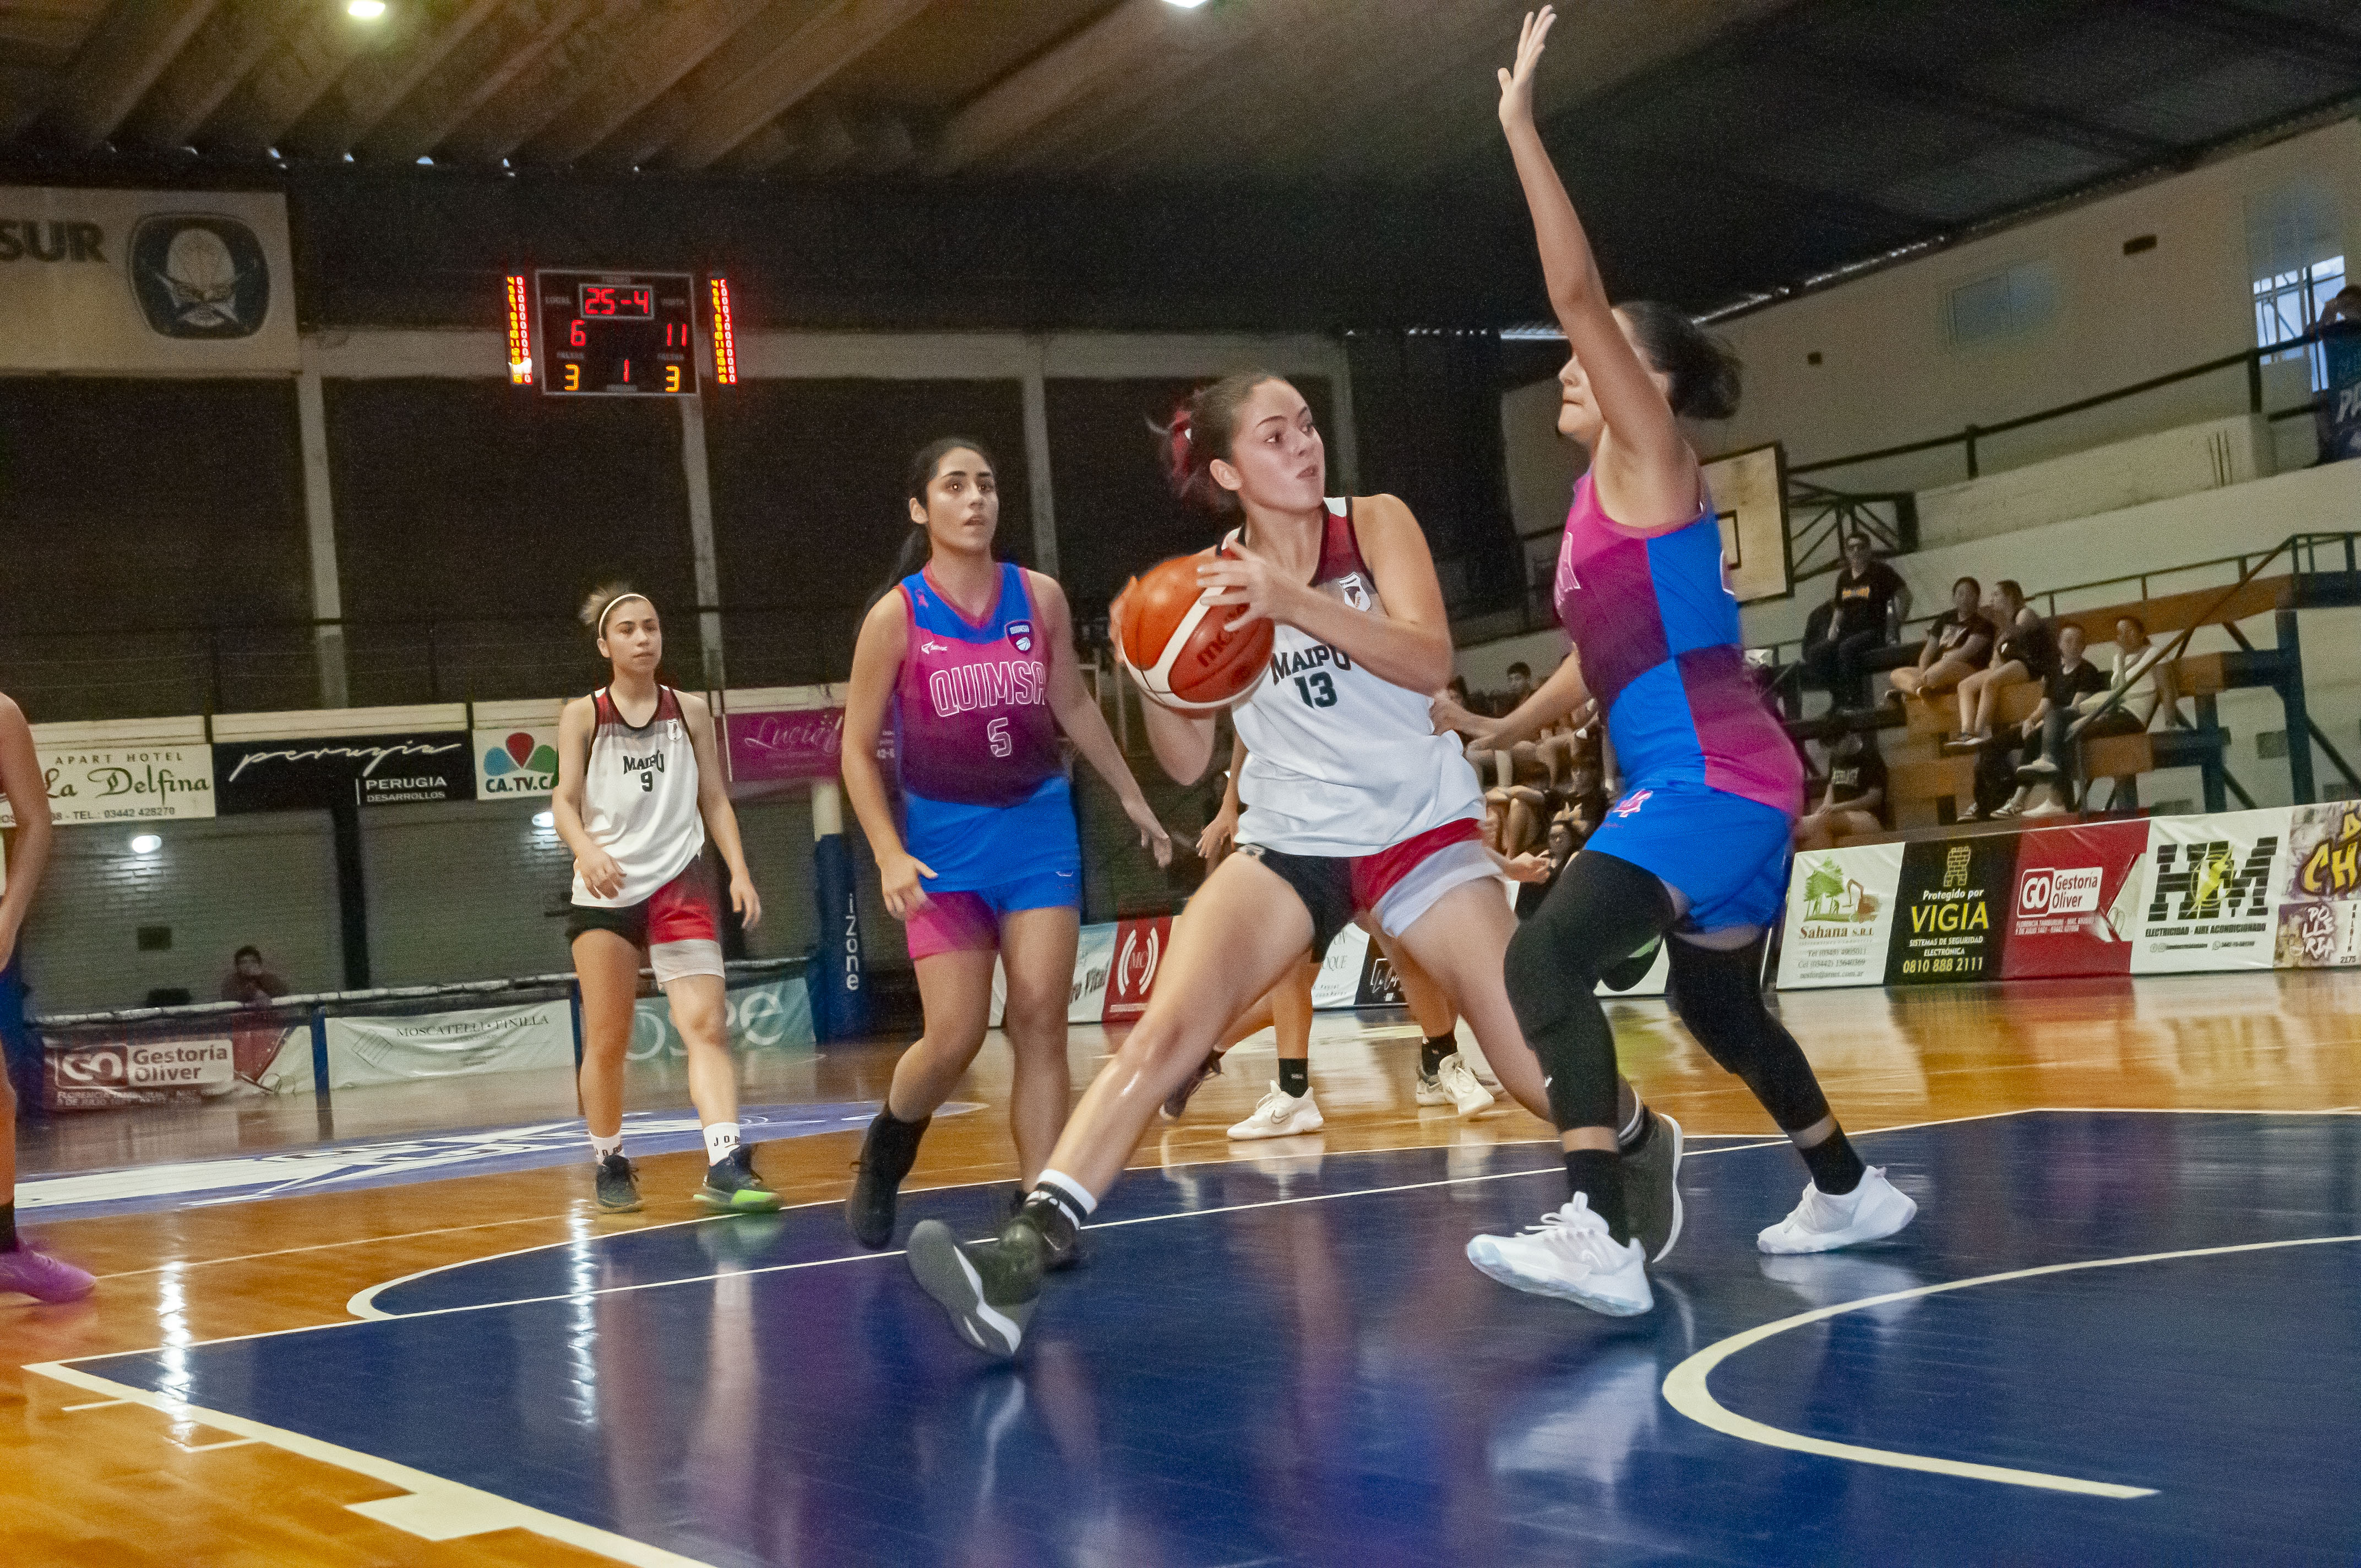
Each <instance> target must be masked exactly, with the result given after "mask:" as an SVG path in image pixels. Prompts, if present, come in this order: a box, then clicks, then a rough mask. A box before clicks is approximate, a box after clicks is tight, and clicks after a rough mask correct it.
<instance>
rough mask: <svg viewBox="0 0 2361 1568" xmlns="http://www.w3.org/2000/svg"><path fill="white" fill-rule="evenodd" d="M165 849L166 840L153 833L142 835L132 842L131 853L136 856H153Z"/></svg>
mask: <svg viewBox="0 0 2361 1568" xmlns="http://www.w3.org/2000/svg"><path fill="white" fill-rule="evenodd" d="M163 847H164V840H163V839H159V838H158V837H156V835H155V834H153V833H142V834H139V835H138V836H137V837H136V838H134V839H132V840H131V852H132V853H133V854H135V855H152V854H154V853H155V852H156V851H157V850H160V849H162V848H163Z"/></svg>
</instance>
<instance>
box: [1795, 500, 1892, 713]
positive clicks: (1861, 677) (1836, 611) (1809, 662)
mask: <svg viewBox="0 0 2361 1568" xmlns="http://www.w3.org/2000/svg"><path fill="white" fill-rule="evenodd" d="M1826 609H1827V610H1828V614H1827V617H1826V620H1825V623H1824V625H1823V626H1822V630H1821V631H1820V635H1819V637H1818V640H1817V641H1815V640H1814V639H1813V637H1812V635H1811V630H1812V629H1811V628H1808V627H1807V628H1806V635H1805V640H1804V668H1805V670H1806V672H1807V673H1808V674H1810V675H1811V677H1812V678H1813V679H1814V680H1816V681H1817V682H1819V684H1820V685H1822V686H1823V687H1825V688H1826V689H1827V691H1828V701H1829V703H1830V704H1831V705H1832V706H1834V707H1867V706H1868V704H1869V672H1868V671H1867V670H1865V669H1863V668H1862V667H1861V659H1862V658H1863V657H1864V656H1865V655H1867V654H1869V653H1871V652H1874V651H1876V650H1877V649H1880V648H1883V647H1884V646H1885V645H1886V644H1888V643H1890V642H1892V641H1894V640H1895V638H1896V637H1897V636H1898V635H1899V634H1900V631H1901V627H1902V623H1903V621H1905V620H1908V619H1909V616H1910V587H1909V585H1908V584H1906V583H1905V582H1904V581H1903V580H1902V576H1901V574H1900V573H1898V572H1896V571H1895V570H1894V568H1893V567H1891V566H1889V565H1886V564H1885V563H1884V562H1883V561H1881V560H1879V559H1878V558H1877V557H1876V556H1875V555H1873V554H1871V552H1870V543H1869V535H1868V534H1867V533H1865V532H1861V530H1859V529H1855V530H1854V531H1853V532H1850V533H1848V534H1846V535H1845V542H1844V565H1841V566H1839V567H1838V568H1837V580H1836V586H1835V587H1833V588H1832V589H1831V590H1830V592H1829V594H1828V605H1827V606H1826ZM1813 620H1814V621H1815V622H1816V623H1820V622H1821V620H1822V618H1821V617H1820V616H1818V615H1817V614H1815V615H1814V617H1813Z"/></svg>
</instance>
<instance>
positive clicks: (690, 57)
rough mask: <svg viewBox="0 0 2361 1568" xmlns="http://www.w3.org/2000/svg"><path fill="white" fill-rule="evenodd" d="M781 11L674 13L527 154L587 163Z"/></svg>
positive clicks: (761, 3) (746, 0)
mask: <svg viewBox="0 0 2361 1568" xmlns="http://www.w3.org/2000/svg"><path fill="white" fill-rule="evenodd" d="M777 9H778V7H776V6H775V5H774V4H773V0H705V3H704V4H701V5H689V6H686V7H684V8H682V9H681V10H679V11H676V12H675V13H673V14H672V15H671V16H667V17H666V18H665V19H664V22H663V24H662V25H661V26H660V27H658V28H657V30H656V31H655V32H654V33H653V34H652V35H651V36H650V37H649V38H648V39H647V40H646V43H645V45H644V46H643V47H638V48H634V49H632V50H631V54H630V56H629V57H628V58H627V59H625V60H622V61H621V62H620V67H619V68H618V69H617V70H616V71H615V72H614V73H613V74H612V75H610V76H609V77H608V78H607V80H606V81H604V82H600V83H598V85H596V86H594V87H592V88H591V89H590V91H589V92H588V93H584V94H583V95H582V96H581V97H580V98H578V99H577V100H576V101H575V102H574V103H573V104H571V105H570V106H568V108H567V109H566V113H565V114H564V115H561V116H560V117H559V118H558V119H557V120H555V122H553V123H552V124H551V125H550V126H548V127H547V128H546V129H544V131H543V132H542V134H541V135H540V136H538V137H534V138H533V144H532V146H531V147H530V148H528V149H527V150H528V151H530V152H531V153H532V155H533V157H535V158H537V159H547V160H549V161H551V162H553V163H572V162H574V161H575V160H576V159H580V158H582V157H584V156H585V155H586V154H588V152H589V151H590V150H591V149H592V148H596V147H598V146H599V145H600V144H602V143H603V142H605V141H606V140H607V138H608V137H611V136H613V135H614V134H615V133H616V132H617V131H619V130H621V129H622V128H623V127H624V126H627V125H629V124H630V123H631V117H632V116H633V115H637V114H639V113H640V112H641V111H642V110H643V109H645V108H646V107H647V106H648V105H649V104H653V103H654V102H655V101H656V100H657V99H658V98H661V97H663V96H664V94H665V93H669V92H670V91H672V89H673V88H674V87H675V86H676V85H678V83H679V82H680V80H681V78H683V77H684V76H686V75H687V74H688V73H689V72H690V71H694V70H696V69H697V67H698V66H699V65H701V64H703V63H704V62H705V60H707V59H708V58H709V57H710V56H711V55H712V53H713V51H714V50H716V49H719V48H720V47H721V46H722V45H723V44H725V43H728V42H729V41H730V39H731V38H735V37H736V36H737V35H738V33H739V31H740V30H741V28H744V27H748V26H749V25H750V24H752V23H753V22H755V21H756V19H757V18H759V17H761V16H763V15H764V14H765V13H769V12H775V11H776V10H777Z"/></svg>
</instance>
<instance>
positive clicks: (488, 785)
mask: <svg viewBox="0 0 2361 1568" xmlns="http://www.w3.org/2000/svg"><path fill="white" fill-rule="evenodd" d="M556 782H557V748H556V747H555V746H552V745H550V744H549V743H548V742H547V741H538V742H537V741H535V740H533V736H532V735H531V734H529V733H528V732H526V731H525V730H522V729H520V730H518V731H517V732H516V733H515V734H513V735H511V736H510V737H509V738H508V740H506V741H505V742H503V743H502V744H500V745H498V746H494V747H491V748H489V749H488V750H487V751H485V752H484V790H485V793H487V794H489V795H539V794H543V793H545V792H546V791H548V790H549V789H551V788H552V787H553V786H555V784H556Z"/></svg>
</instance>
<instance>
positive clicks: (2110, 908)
mask: <svg viewBox="0 0 2361 1568" xmlns="http://www.w3.org/2000/svg"><path fill="white" fill-rule="evenodd" d="M2146 850H2147V823H2146V822H2092V823H2088V824H2081V825H2077V826H2074V827H2070V828H2041V829H2039V830H2038V831H2037V832H2032V833H2026V834H2023V835H2021V836H2019V837H2018V839H2017V841H2016V881H2015V893H2014V894H2013V895H2012V896H2011V898H2010V900H2009V914H2008V936H2007V940H2006V942H2005V943H2004V946H2003V948H2002V955H2003V956H2002V959H2001V968H2000V972H2001V978H2002V979H2004V980H2031V979H2039V978H2053V977H2057V976H2062V975H2094V974H2128V973H2130V972H2131V967H2132V938H2133V937H2134V935H2135V934H2136V931H2137V929H2138V926H2139V911H2140V891H2141V885H2140V873H2141V870H2142V864H2141V857H2142V855H2143V853H2144V852H2145V851H2146Z"/></svg>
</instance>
